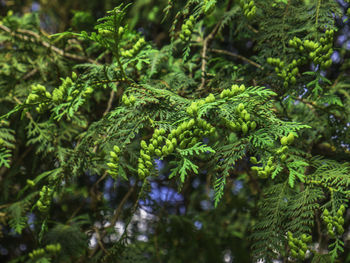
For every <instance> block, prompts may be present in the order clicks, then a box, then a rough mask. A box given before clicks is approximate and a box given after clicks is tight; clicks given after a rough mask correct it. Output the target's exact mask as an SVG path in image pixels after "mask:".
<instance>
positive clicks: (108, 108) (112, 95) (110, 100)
mask: <svg viewBox="0 0 350 263" xmlns="http://www.w3.org/2000/svg"><path fill="white" fill-rule="evenodd" d="M114 95H115V91H114V90H112V91H111V93H110V94H109V100H108V104H107V108H106V110H105V112H104V113H103V116H106V114H108V112H109V111H110V110H111V108H112V102H113V99H114Z"/></svg>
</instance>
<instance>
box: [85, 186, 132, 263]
mask: <svg viewBox="0 0 350 263" xmlns="http://www.w3.org/2000/svg"><path fill="white" fill-rule="evenodd" d="M135 187H136V183H135V184H134V185H133V186H132V187H131V188H130V189H129V191H128V192H127V193H126V194H125V195H124V197H123V199H122V201H121V202H120V203H119V205H118V207H117V209H116V210H115V212H114V215H113V218H112V219H111V221H110V225H108V226H107V227H106V228H108V227H114V226H115V224H116V222H117V221H118V219H119V216H120V214H121V211H122V209H123V207H124V205H125V203H126V201H128V199H129V197H130V195H131V194H132V192H133V191H134V189H135ZM106 234H107V232H106V231H104V232H103V233H102V235H101V236H100V238H101V239H103V238H104V237H105V236H106ZM101 248H102V247H101ZM97 250H98V247H96V248H95V249H94V250H92V251H91V252H90V255H89V258H92V257H93V256H94V255H95V253H96V252H97ZM107 254H108V253H107Z"/></svg>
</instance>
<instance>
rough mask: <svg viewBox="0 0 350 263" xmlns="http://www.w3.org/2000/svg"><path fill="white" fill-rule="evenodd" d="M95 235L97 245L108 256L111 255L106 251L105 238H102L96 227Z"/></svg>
mask: <svg viewBox="0 0 350 263" xmlns="http://www.w3.org/2000/svg"><path fill="white" fill-rule="evenodd" d="M94 230H95V233H96V239H97V243H98V245H99V246H100V248H101V249H102V250H103V252H105V253H106V254H107V255H109V252H108V251H107V250H106V249H105V247H104V246H103V243H102V241H101V240H102V239H103V237H101V235H100V232H99V231H98V228H97V227H94Z"/></svg>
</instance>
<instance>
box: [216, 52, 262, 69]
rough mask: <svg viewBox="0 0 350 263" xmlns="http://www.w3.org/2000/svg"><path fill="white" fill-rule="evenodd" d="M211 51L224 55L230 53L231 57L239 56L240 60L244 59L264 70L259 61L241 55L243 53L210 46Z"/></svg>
mask: <svg viewBox="0 0 350 263" xmlns="http://www.w3.org/2000/svg"><path fill="white" fill-rule="evenodd" d="M209 51H210V52H215V53H218V54H224V55H228V56H231V57H234V58H238V59H240V60H243V61H245V62H247V63H249V64H251V65H253V66H254V67H257V68H258V69H261V70H263V69H264V68H263V67H262V66H261V65H259V64H258V63H256V62H254V61H252V60H250V59H249V58H246V57H244V56H241V55H238V54H235V53H232V52H229V51H226V50H221V49H215V48H210V49H209Z"/></svg>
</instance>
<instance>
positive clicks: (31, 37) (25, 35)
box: [0, 25, 99, 64]
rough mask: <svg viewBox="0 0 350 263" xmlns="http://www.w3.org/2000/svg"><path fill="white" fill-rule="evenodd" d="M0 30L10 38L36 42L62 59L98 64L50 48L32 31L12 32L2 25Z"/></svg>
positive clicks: (56, 48) (19, 30)
mask: <svg viewBox="0 0 350 263" xmlns="http://www.w3.org/2000/svg"><path fill="white" fill-rule="evenodd" d="M0 29H1V30H3V31H5V32H7V33H9V34H11V35H12V36H14V37H17V38H20V39H22V40H24V41H30V42H34V41H37V42H39V43H40V44H41V45H42V46H44V47H46V48H48V49H50V50H52V51H53V52H55V53H57V54H59V55H61V56H63V57H66V58H70V59H73V60H78V61H88V62H90V63H93V64H99V63H98V62H97V61H95V60H93V59H91V58H87V57H83V56H79V55H75V54H72V53H66V52H65V51H64V50H62V49H59V48H58V47H55V46H52V45H51V44H50V43H48V42H46V41H44V40H42V38H41V36H40V35H39V34H38V33H35V32H33V31H30V30H27V29H18V30H17V31H12V30H11V29H10V28H8V27H7V26H4V25H0Z"/></svg>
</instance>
